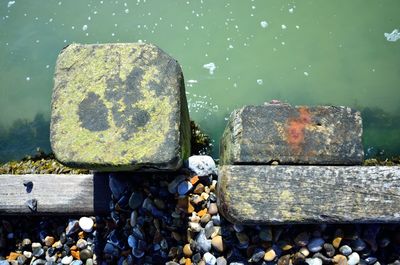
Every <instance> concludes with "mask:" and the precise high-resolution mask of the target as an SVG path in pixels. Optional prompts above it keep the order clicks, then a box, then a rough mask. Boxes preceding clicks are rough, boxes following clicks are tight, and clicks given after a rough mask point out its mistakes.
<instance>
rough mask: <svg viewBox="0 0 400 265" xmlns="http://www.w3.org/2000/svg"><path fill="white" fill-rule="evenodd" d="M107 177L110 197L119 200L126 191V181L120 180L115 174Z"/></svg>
mask: <svg viewBox="0 0 400 265" xmlns="http://www.w3.org/2000/svg"><path fill="white" fill-rule="evenodd" d="M108 177H109V181H108V186H109V187H110V190H111V192H112V195H113V196H114V198H115V199H116V200H119V199H120V198H121V196H122V194H123V193H124V192H125V190H126V189H127V183H126V181H124V180H122V178H120V176H118V174H117V173H110V174H109V175H108Z"/></svg>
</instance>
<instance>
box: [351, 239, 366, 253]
mask: <svg viewBox="0 0 400 265" xmlns="http://www.w3.org/2000/svg"><path fill="white" fill-rule="evenodd" d="M366 247H367V244H366V243H365V241H364V240H362V239H361V238H358V239H356V240H354V241H353V242H351V248H352V249H353V250H354V251H363V250H364V249H365V248H366Z"/></svg>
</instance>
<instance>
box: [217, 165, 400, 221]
mask: <svg viewBox="0 0 400 265" xmlns="http://www.w3.org/2000/svg"><path fill="white" fill-rule="evenodd" d="M218 206H219V209H220V212H222V214H223V215H224V216H225V217H226V218H227V219H228V220H229V221H231V222H233V223H242V224H280V223H321V222H326V223H347V222H359V223H369V222H399V221H400V167H384V166H375V167H363V166H348V167H346V166H284V165H278V166H250V165H237V166H222V167H221V168H220V171H219V181H218Z"/></svg>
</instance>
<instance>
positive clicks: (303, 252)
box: [299, 247, 310, 257]
mask: <svg viewBox="0 0 400 265" xmlns="http://www.w3.org/2000/svg"><path fill="white" fill-rule="evenodd" d="M299 253H301V254H302V255H303V256H304V257H308V255H310V251H309V250H308V248H306V247H302V248H300V250H299Z"/></svg>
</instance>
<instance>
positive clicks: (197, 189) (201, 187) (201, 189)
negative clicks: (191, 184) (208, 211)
mask: <svg viewBox="0 0 400 265" xmlns="http://www.w3.org/2000/svg"><path fill="white" fill-rule="evenodd" d="M203 192H204V185H203V184H201V183H199V184H197V185H196V187H195V188H194V190H193V193H195V194H202V193H203Z"/></svg>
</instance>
